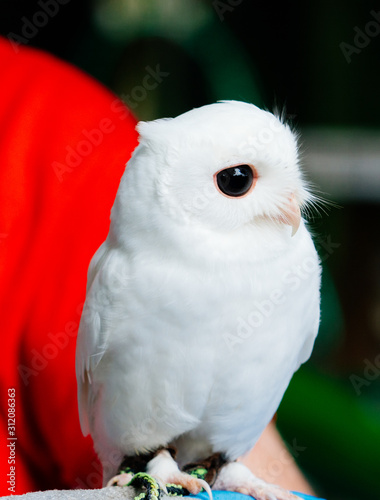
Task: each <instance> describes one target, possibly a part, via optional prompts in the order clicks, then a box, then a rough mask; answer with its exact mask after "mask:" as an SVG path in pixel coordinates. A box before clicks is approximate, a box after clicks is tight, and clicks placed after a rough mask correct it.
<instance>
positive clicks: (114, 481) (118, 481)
mask: <svg viewBox="0 0 380 500" xmlns="http://www.w3.org/2000/svg"><path fill="white" fill-rule="evenodd" d="M133 476H134V474H133V472H122V471H120V473H119V474H116V476H114V477H112V478H111V479H110V480H109V481H108V483H107V484H106V486H128V484H129V483H130V481H131V480H132V478H133Z"/></svg>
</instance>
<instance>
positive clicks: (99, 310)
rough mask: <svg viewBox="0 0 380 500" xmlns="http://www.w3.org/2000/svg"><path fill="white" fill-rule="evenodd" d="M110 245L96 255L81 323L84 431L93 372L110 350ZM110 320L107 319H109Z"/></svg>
mask: <svg viewBox="0 0 380 500" xmlns="http://www.w3.org/2000/svg"><path fill="white" fill-rule="evenodd" d="M110 253H111V251H110V248H109V247H108V246H107V245H106V243H103V245H102V246H101V247H100V248H99V249H98V251H97V252H96V254H95V255H94V257H93V259H92V261H91V264H90V267H89V270H88V277H87V297H86V302H85V304H84V307H83V311H82V317H81V321H80V325H79V331H78V338H77V346H76V359H75V369H76V377H77V385H78V408H79V419H80V425H81V429H82V432H83V434H84V435H85V436H87V434H89V433H90V416H91V409H92V407H93V405H94V402H95V400H96V397H97V393H98V388H97V387H96V386H95V384H94V383H93V374H94V371H95V370H96V367H97V366H98V364H99V362H100V361H101V359H102V357H103V355H104V353H105V352H106V350H107V345H108V337H109V332H110V331H111V330H112V325H111V322H112V321H110V318H111V317H112V314H111V315H108V318H106V317H105V311H106V309H107V308H108V306H109V304H110V303H112V297H111V296H110V294H112V293H113V292H112V286H107V284H109V279H108V278H109V274H110V271H109V268H110V266H109V261H110ZM107 320H108V321H107Z"/></svg>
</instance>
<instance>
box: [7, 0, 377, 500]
mask: <svg viewBox="0 0 380 500" xmlns="http://www.w3.org/2000/svg"><path fill="white" fill-rule="evenodd" d="M52 1H53V3H54V4H55V5H58V6H59V9H58V11H57V12H56V13H55V14H51V15H50V14H49V15H50V17H51V19H50V20H49V22H48V23H47V24H46V26H42V27H41V28H40V29H39V30H38V32H37V33H36V34H35V35H33V36H32V37H30V39H25V40H24V41H25V42H26V43H27V44H28V45H30V46H35V47H40V48H42V49H44V50H47V51H49V52H51V53H53V54H56V55H57V56H59V57H60V58H63V59H65V60H67V61H70V62H71V63H74V64H75V65H77V66H79V67H80V68H82V69H83V70H85V71H86V72H88V73H89V74H91V75H93V76H94V77H95V78H97V79H98V80H100V81H101V82H103V83H104V84H105V85H106V86H108V87H109V88H110V89H112V90H113V91H114V92H115V93H117V94H118V95H119V96H121V98H122V99H123V100H124V101H125V102H126V103H127V104H128V105H129V106H130V107H131V108H132V111H133V113H134V114H135V115H136V116H137V117H138V118H139V119H144V120H146V119H154V118H158V117H162V116H176V115H177V114H179V113H182V112H184V111H186V110H188V109H190V108H192V107H196V106H200V105H203V104H207V103H210V102H214V101H216V100H218V99H240V100H245V101H249V102H253V103H254V104H257V105H258V106H261V107H265V108H268V109H270V110H273V109H275V108H277V109H280V110H284V113H285V115H286V116H287V118H288V120H290V121H291V122H292V123H293V124H294V125H295V126H296V128H297V129H298V130H299V131H300V133H301V148H302V158H303V164H304V169H305V171H306V173H307V176H308V177H309V178H310V179H311V180H313V182H314V183H315V186H316V189H317V191H319V194H320V195H321V196H322V197H324V198H326V199H327V200H330V201H332V202H334V203H336V204H338V205H339V208H338V207H334V206H331V207H329V206H326V209H325V210H324V211H320V213H319V214H318V213H314V214H312V217H311V218H310V226H311V228H312V231H313V233H314V234H315V241H316V245H317V248H318V251H319V253H320V255H321V259H322V262H323V267H324V274H323V288H322V323H321V330H320V335H319V338H318V341H317V344H316V347H315V351H314V354H313V357H312V359H311V361H310V362H309V363H307V364H306V365H305V366H304V367H303V368H301V370H300V371H299V372H298V373H297V374H296V375H295V377H294V379H293V381H292V383H291V385H290V387H289V389H288V391H287V393H286V395H285V397H284V400H283V402H282V404H281V407H280V409H279V412H278V420H277V422H278V427H279V429H280V431H281V433H282V435H283V437H284V439H285V440H286V442H287V443H288V444H289V448H290V450H291V451H292V452H293V455H294V456H295V458H296V460H297V461H298V463H299V464H300V466H301V468H302V469H303V470H304V472H305V474H306V475H307V476H308V478H309V480H310V481H311V483H312V484H313V485H314V487H315V489H316V490H317V492H318V493H319V494H320V495H321V496H325V497H326V498H328V499H329V500H338V499H344V500H351V499H352V500H354V499H355V500H358V499H363V498H379V486H378V477H377V474H378V471H379V470H380V458H379V450H380V235H379V215H380V214H379V201H380V129H379V115H380V99H379V89H380V70H379V69H380V68H379V55H380V10H378V9H376V5H375V3H374V2H373V3H371V2H366V1H364V2H363V1H362V2H354V1H346V2H343V1H342V0H338V1H335V2H334V1H329V2H327V1H326V0H322V1H320V2H317V3H316V4H311V3H308V2H301V1H293V2H282V3H280V4H277V3H274V2H271V1H266V2H253V1H249V0H203V1H201V0H182V1H180V0H163V1H153V0H96V1H95V0H94V1H90V0H82V1H81V0H64V1H63V0H62V3H59V2H58V3H57V2H56V1H55V0H52ZM42 4H44V5H45V8H48V7H46V6H47V5H48V4H49V0H39V1H32V0H24V1H18V0H3V1H2V4H1V6H2V15H1V17H0V33H1V34H2V35H3V36H8V37H11V38H13V40H14V39H15V37H14V35H16V39H17V37H18V36H22V30H23V26H24V25H25V23H28V21H33V18H34V17H33V16H35V14H36V12H38V11H41V10H43V7H42ZM377 7H379V6H377ZM51 8H52V7H51ZM53 11H54V9H53V10H51V12H53ZM25 19H26V20H25ZM41 19H42V18H41ZM24 38H25V37H24ZM157 71H159V72H160V73H158V76H157V83H158V84H157V86H156V87H155V88H148V87H147V86H146V85H145V84H144V81H145V80H144V77H145V76H146V75H147V73H149V72H156V73H155V74H156V75H157ZM150 81H151V80H150ZM57 100H59V95H57ZM277 465H278V464H277ZM280 467H281V464H280Z"/></svg>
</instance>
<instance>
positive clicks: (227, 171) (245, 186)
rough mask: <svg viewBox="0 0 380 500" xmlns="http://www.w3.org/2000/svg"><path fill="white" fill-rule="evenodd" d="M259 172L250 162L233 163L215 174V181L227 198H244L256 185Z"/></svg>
mask: <svg viewBox="0 0 380 500" xmlns="http://www.w3.org/2000/svg"><path fill="white" fill-rule="evenodd" d="M256 180H257V173H256V170H255V167H253V166H252V165H248V164H242V165H232V166H231V167H228V168H224V169H222V170H219V171H218V172H216V173H215V174H214V183H215V185H216V187H217V189H218V191H219V192H220V193H221V194H222V195H223V196H226V197H227V198H243V197H244V196H247V195H248V194H249V193H250V192H251V191H252V189H253V188H254V187H255V184H256Z"/></svg>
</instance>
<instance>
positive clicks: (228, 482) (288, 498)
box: [213, 462, 301, 500]
mask: <svg viewBox="0 0 380 500" xmlns="http://www.w3.org/2000/svg"><path fill="white" fill-rule="evenodd" d="M213 487H214V489H216V490H227V491H236V492H238V493H243V494H244V495H249V496H252V497H254V498H255V499H256V500H301V499H300V497H298V496H297V495H294V493H291V492H290V491H287V490H284V489H283V488H280V486H276V485H275V484H269V483H266V482H265V481H263V480H262V479H259V478H258V477H256V476H255V475H254V474H253V473H252V472H251V471H250V470H249V469H248V468H247V467H246V466H245V465H243V464H242V463H239V462H230V463H228V464H226V465H225V466H224V467H223V468H222V469H221V471H220V473H219V474H218V477H217V479H216V481H215V484H214V486H213Z"/></svg>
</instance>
